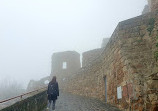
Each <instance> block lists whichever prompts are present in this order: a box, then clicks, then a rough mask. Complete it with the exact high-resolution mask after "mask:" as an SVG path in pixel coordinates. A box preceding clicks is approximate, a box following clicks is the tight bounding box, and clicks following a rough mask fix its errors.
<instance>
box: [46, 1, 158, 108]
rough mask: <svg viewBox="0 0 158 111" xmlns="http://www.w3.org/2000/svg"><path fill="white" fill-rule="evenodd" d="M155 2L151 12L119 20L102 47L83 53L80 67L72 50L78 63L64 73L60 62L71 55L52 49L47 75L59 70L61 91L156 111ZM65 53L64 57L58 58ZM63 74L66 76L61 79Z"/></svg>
mask: <svg viewBox="0 0 158 111" xmlns="http://www.w3.org/2000/svg"><path fill="white" fill-rule="evenodd" d="M157 3H158V0H150V1H149V9H151V12H148V13H146V14H143V15H141V16H138V17H135V18H132V19H129V20H126V21H122V22H120V23H119V24H118V26H117V27H116V29H115V31H114V33H113V34H112V36H111V38H110V40H109V42H108V43H107V45H105V46H106V47H105V46H104V47H102V48H101V49H96V50H92V51H88V52H85V53H83V66H84V67H82V68H80V61H79V55H78V54H77V53H76V52H75V53H76V54H75V57H76V59H77V62H76V64H78V65H77V68H76V71H75V70H73V68H71V69H68V70H69V71H68V73H67V71H66V70H65V69H64V71H65V72H63V69H61V68H62V65H61V64H62V63H63V62H68V61H67V60H70V62H72V61H75V59H71V56H67V55H65V54H64V53H65V52H63V53H56V54H57V55H58V54H59V55H61V57H60V56H59V55H58V56H56V57H55V56H54V55H53V56H52V74H51V76H50V77H49V78H51V77H52V75H57V78H58V76H59V75H60V74H61V75H62V76H61V78H60V77H59V80H60V81H62V82H61V83H62V84H61V85H60V88H62V89H63V90H64V91H67V92H70V93H73V94H78V95H82V96H88V97H92V98H97V99H100V100H102V101H104V102H107V103H110V104H112V105H115V106H117V107H119V108H120V109H125V110H135V111H138V110H139V111H148V110H149V111H154V110H155V111H156V108H158V95H157V93H158V61H157V60H158V45H157V44H158V13H157V11H156V9H157V8H156V7H157V6H158V5H155V4H157ZM95 52H97V53H95ZM71 54H72V53H71ZM71 54H70V55H71ZM93 54H94V55H93ZM95 54H96V55H95ZM65 57H66V59H62V58H65ZM60 59H62V60H60ZM71 60H72V61H71ZM72 63H73V62H72ZM72 67H73V66H72ZM67 68H68V67H67ZM71 70H73V71H71ZM63 78H66V79H65V80H64V81H63ZM47 79H48V78H47ZM43 80H46V79H43Z"/></svg>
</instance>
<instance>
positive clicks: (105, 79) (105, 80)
mask: <svg viewBox="0 0 158 111" xmlns="http://www.w3.org/2000/svg"><path fill="white" fill-rule="evenodd" d="M104 82H105V102H107V78H106V76H105V77H104Z"/></svg>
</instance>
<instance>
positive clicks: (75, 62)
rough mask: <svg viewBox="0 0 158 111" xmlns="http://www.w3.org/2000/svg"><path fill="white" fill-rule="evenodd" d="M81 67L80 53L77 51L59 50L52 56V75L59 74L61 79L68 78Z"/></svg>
mask: <svg viewBox="0 0 158 111" xmlns="http://www.w3.org/2000/svg"><path fill="white" fill-rule="evenodd" d="M64 62H65V63H66V64H65V69H63V63H64ZM80 68H81V64H80V54H79V53H77V52H75V51H65V52H58V53H54V54H53V56H52V71H51V75H52V76H53V75H55V76H57V78H58V80H59V81H62V80H63V79H65V78H67V76H71V74H73V73H74V72H76V71H77V70H79V69H80Z"/></svg>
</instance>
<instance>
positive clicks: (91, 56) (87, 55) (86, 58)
mask: <svg viewBox="0 0 158 111" xmlns="http://www.w3.org/2000/svg"><path fill="white" fill-rule="evenodd" d="M102 51H103V49H102V48H99V49H94V50H90V51H87V52H84V53H83V54H82V67H85V66H87V65H89V64H90V63H91V62H92V61H94V60H95V59H96V58H97V57H98V56H100V54H101V52H102Z"/></svg>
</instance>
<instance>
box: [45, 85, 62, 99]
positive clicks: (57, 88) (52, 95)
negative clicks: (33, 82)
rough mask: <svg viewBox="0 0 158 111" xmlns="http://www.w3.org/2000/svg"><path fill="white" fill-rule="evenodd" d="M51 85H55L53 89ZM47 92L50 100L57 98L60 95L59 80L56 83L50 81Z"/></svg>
mask: <svg viewBox="0 0 158 111" xmlns="http://www.w3.org/2000/svg"><path fill="white" fill-rule="evenodd" d="M51 85H53V90H52V89H51ZM52 93H53V94H52ZM47 94H48V100H57V96H59V87H58V82H55V83H52V82H50V83H49V84H48V90H47Z"/></svg>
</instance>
